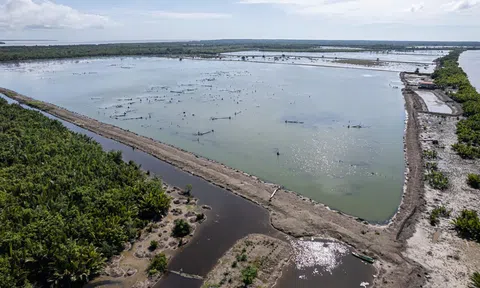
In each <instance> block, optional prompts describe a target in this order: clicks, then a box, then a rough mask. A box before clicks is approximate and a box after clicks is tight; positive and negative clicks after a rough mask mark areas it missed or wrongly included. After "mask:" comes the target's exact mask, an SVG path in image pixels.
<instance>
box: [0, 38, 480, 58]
mask: <svg viewBox="0 0 480 288" xmlns="http://www.w3.org/2000/svg"><path fill="white" fill-rule="evenodd" d="M421 45H423V46H425V47H423V48H419V47H417V48H413V46H421ZM434 45H444V46H449V45H462V46H463V45H466V46H469V47H478V48H480V43H477V42H458V43H452V42H386V41H323V40H322V41H320V40H319V41H314V40H211V41H190V42H162V43H124V44H98V45H94V44H89V45H52V46H5V47H0V62H1V61H20V60H33V59H62V58H81V57H105V56H170V57H191V56H199V57H207V58H209V57H217V56H218V54H220V53H225V52H237V51H245V50H260V51H284V52H288V51H290V52H341V51H352V50H351V49H348V48H350V47H353V48H360V49H362V50H373V51H380V50H401V51H413V50H424V49H433V48H432V46H434ZM328 46H336V48H329V47H328ZM410 46H412V47H410ZM338 47H345V49H341V48H340V49H339V48H338Z"/></svg>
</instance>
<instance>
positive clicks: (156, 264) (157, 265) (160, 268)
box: [148, 253, 168, 276]
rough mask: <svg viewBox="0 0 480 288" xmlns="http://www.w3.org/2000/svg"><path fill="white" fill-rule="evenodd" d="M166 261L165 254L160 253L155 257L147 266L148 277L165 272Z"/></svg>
mask: <svg viewBox="0 0 480 288" xmlns="http://www.w3.org/2000/svg"><path fill="white" fill-rule="evenodd" d="M167 265H168V260H167V256H165V254H163V253H160V254H157V255H155V256H154V257H153V258H152V260H151V261H150V265H148V275H150V276H152V275H156V274H158V273H163V272H165V271H166V270H167Z"/></svg>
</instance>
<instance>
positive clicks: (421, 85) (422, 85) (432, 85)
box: [418, 82, 437, 89]
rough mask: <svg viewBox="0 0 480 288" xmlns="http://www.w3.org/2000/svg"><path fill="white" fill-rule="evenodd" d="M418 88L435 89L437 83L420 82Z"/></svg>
mask: <svg viewBox="0 0 480 288" xmlns="http://www.w3.org/2000/svg"><path fill="white" fill-rule="evenodd" d="M418 88H420V89H435V88H437V85H435V83H433V82H420V83H418Z"/></svg>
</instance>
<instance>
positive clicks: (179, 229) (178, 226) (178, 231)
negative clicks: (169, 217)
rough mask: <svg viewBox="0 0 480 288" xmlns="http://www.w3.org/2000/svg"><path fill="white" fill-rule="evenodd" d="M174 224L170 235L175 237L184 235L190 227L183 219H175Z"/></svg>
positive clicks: (188, 231)
mask: <svg viewBox="0 0 480 288" xmlns="http://www.w3.org/2000/svg"><path fill="white" fill-rule="evenodd" d="M174 223H175V226H173V229H172V235H173V236H174V237H177V238H181V237H185V236H187V235H188V234H190V232H191V230H192V227H191V226H190V224H188V222H187V221H185V220H183V219H177V220H175V222H174Z"/></svg>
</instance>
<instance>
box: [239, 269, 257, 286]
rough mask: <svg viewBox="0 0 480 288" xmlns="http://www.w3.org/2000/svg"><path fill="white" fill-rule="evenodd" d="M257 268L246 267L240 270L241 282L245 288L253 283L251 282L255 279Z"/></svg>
mask: <svg viewBox="0 0 480 288" xmlns="http://www.w3.org/2000/svg"><path fill="white" fill-rule="evenodd" d="M257 273H258V271H257V268H256V267H255V266H251V265H249V266H247V267H245V268H244V269H243V270H242V281H243V284H245V286H247V285H250V284H252V283H253V280H255V278H256V277H257Z"/></svg>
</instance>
